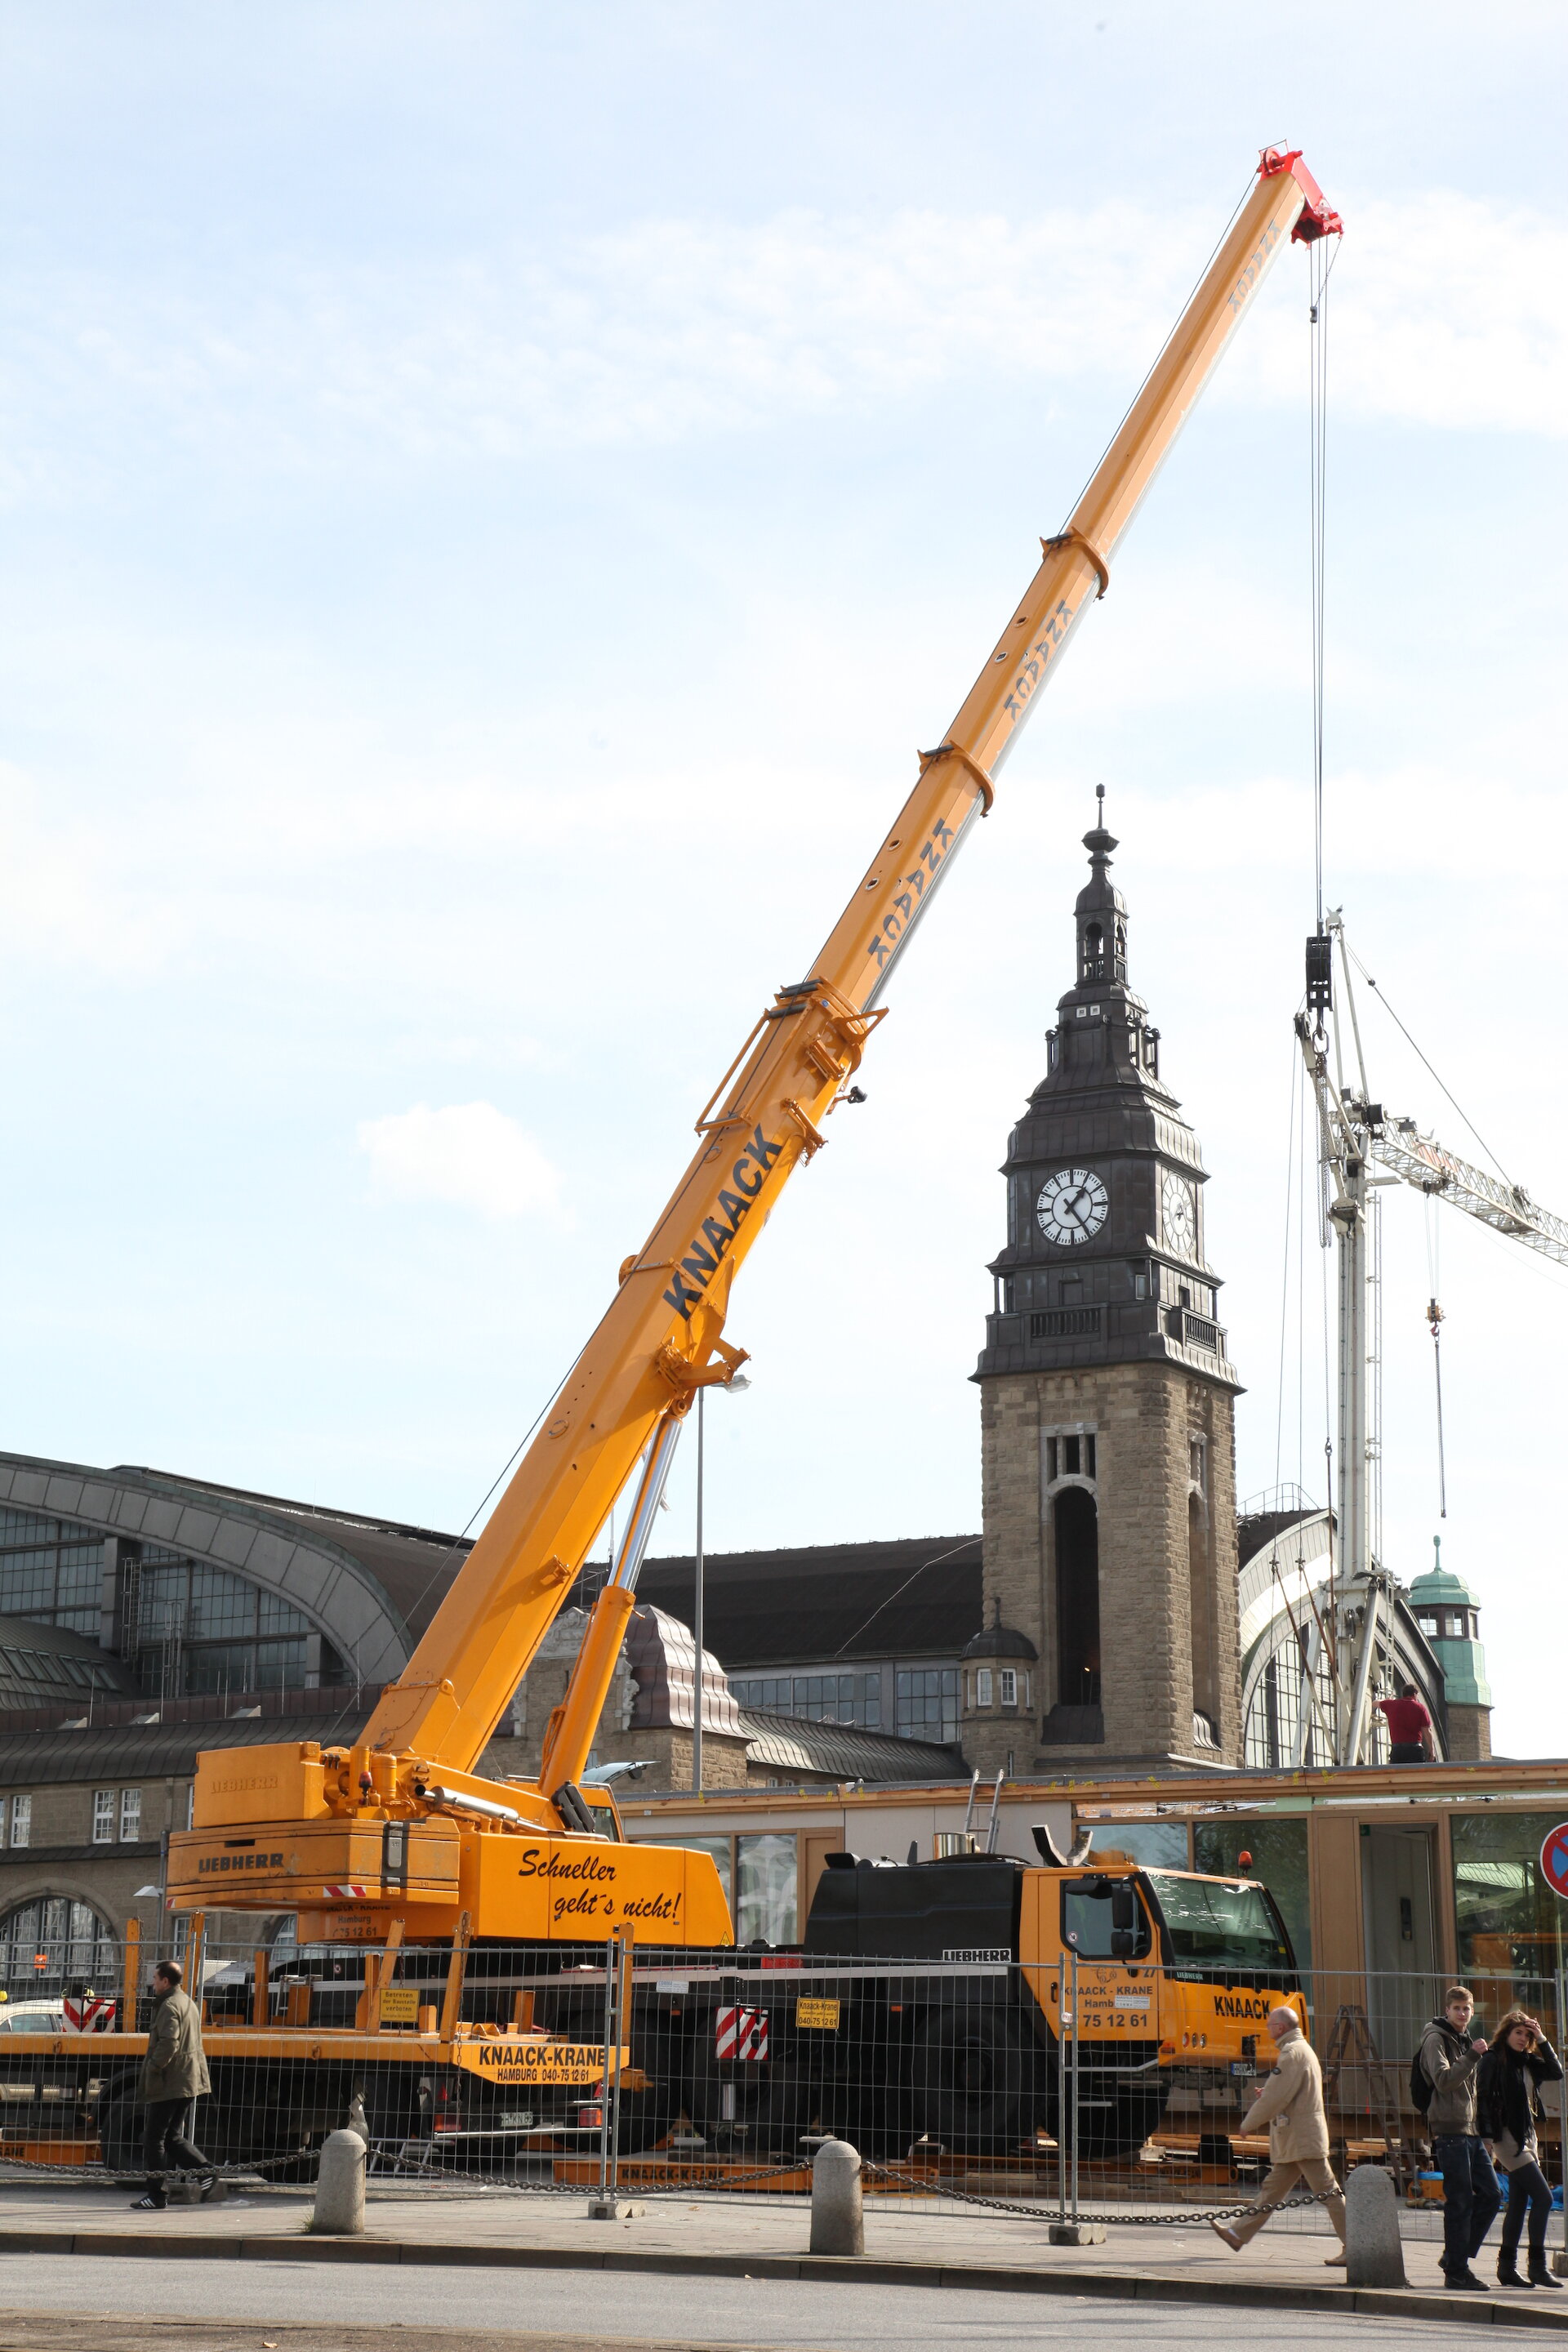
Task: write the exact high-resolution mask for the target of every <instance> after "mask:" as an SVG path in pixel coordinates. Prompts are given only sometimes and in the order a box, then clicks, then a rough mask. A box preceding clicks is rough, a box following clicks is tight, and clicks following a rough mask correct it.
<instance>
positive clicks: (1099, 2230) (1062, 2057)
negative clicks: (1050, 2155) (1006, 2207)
mask: <svg viewBox="0 0 1568 2352" xmlns="http://www.w3.org/2000/svg"><path fill="white" fill-rule="evenodd" d="M1070 1951H1071V1963H1070V1970H1069V1968H1068V1966H1067V1965H1066V1964H1064V1966H1063V1969H1062V1998H1061V2035H1060V2038H1059V2040H1058V2044H1057V2048H1058V2060H1057V2146H1058V2149H1059V2151H1060V2156H1059V2160H1058V2179H1059V2182H1060V2193H1059V2198H1058V2209H1059V2210H1058V2219H1057V2220H1056V2221H1053V2222H1052V2223H1051V2226H1050V2232H1049V2235H1050V2242H1051V2243H1052V2245H1053V2246H1103V2245H1104V2243H1105V2224H1104V2222H1103V2221H1079V2218H1078V2132H1079V2095H1078V2084H1079V2037H1078V1944H1077V1942H1076V1940H1075V1941H1074V1942H1073V1944H1072V1945H1071V1947H1070ZM1069 2000H1070V2002H1071V2008H1070V2010H1069V2009H1068V2002H1069ZM1069 2032H1070V2035H1071V2039H1070V2040H1069V2039H1068V2035H1069ZM1064 2069H1066V2072H1065V2073H1064V2071H1063V2070H1064ZM1069 2132H1070V2133H1071V2135H1072V2155H1071V2159H1070V2161H1071V2166H1072V2210H1071V2212H1070V2214H1069V2212H1068V2160H1069V2159H1068V2149H1067V2140H1068V2133H1069Z"/></svg>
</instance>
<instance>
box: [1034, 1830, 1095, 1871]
mask: <svg viewBox="0 0 1568 2352" xmlns="http://www.w3.org/2000/svg"><path fill="white" fill-rule="evenodd" d="M1029 1835H1030V1836H1031V1837H1032V1838H1033V1839H1034V1841H1035V1851H1036V1852H1037V1853H1038V1855H1039V1857H1040V1860H1041V1861H1042V1862H1043V1863H1044V1864H1045V1865H1046V1867H1047V1870H1076V1869H1077V1868H1078V1866H1079V1863H1082V1862H1087V1861H1088V1860H1089V1847H1090V1846H1091V1845H1092V1844H1093V1843H1094V1832H1093V1831H1092V1830H1080V1831H1079V1833H1078V1835H1077V1837H1076V1838H1074V1840H1073V1842H1072V1848H1071V1851H1070V1852H1069V1853H1062V1851H1061V1849H1060V1847H1059V1846H1058V1843H1057V1842H1056V1840H1055V1838H1054V1837H1053V1836H1052V1835H1051V1832H1050V1830H1049V1828H1048V1827H1047V1824H1046V1823H1045V1822H1030V1823H1029Z"/></svg>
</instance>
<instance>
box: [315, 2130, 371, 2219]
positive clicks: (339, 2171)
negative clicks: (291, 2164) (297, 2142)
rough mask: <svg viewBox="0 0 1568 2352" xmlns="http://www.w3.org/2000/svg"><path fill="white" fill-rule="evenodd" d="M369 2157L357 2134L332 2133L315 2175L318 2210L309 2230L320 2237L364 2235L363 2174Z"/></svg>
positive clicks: (323, 2148) (350, 2132)
mask: <svg viewBox="0 0 1568 2352" xmlns="http://www.w3.org/2000/svg"><path fill="white" fill-rule="evenodd" d="M368 2154H369V2150H368V2149H367V2148H366V2147H365V2144H364V2142H363V2139H361V2137H360V2136H359V2134H358V2132H353V2131H335V2132H331V2133H329V2135H328V2137H327V2139H326V2142H325V2144H324V2146H323V2147H322V2149H321V2168H320V2170H319V2171H318V2173H317V2175H316V2210H315V2211H314V2212H313V2213H312V2214H311V2216H310V2228H311V2229H312V2230H313V2231H315V2232H316V2234H317V2235H318V2236H320V2237H326V2238H361V2237H363V2235H364V2174H365V2159H366V2157H367V2156H368Z"/></svg>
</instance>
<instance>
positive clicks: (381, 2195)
mask: <svg viewBox="0 0 1568 2352" xmlns="http://www.w3.org/2000/svg"><path fill="white" fill-rule="evenodd" d="M129 2202H130V2200H129V2198H128V2196H127V2194H126V2192H125V2190H124V2189H112V2188H109V2187H104V2188H98V2187H96V2186H73V2187H68V2188H56V2187H52V2186H37V2187H35V2186H32V2185H22V2184H0V2253H5V2252H13V2253H61V2254H69V2255H73V2256H76V2257H78V2258H79V2257H81V2256H84V2255H93V2254H102V2255H106V2256H111V2257H116V2258H120V2259H123V2258H125V2257H126V2256H141V2255H151V2256H153V2257H154V2258H156V2259H163V2260H164V2261H167V2260H170V2259H178V2258H180V2257H194V2258H197V2259H202V2258H205V2259H206V2260H208V2261H246V2260H247V2259H248V2260H252V2261H254V2260H257V2259H270V2260H273V2261H276V2260H278V2259H279V2258H280V2257H284V2258H287V2259H289V2260H298V2261H300V2262H306V2263H310V2262H329V2263H342V2262H353V2263H375V2264H378V2265H381V2264H389V2263H414V2264H436V2265H441V2266H446V2265H450V2264H461V2263H468V2264H476V2265H479V2266H505V2267H507V2268H528V2267H533V2266H538V2267H545V2266H547V2267H549V2268H551V2269H603V2268H608V2267H613V2268H615V2269H616V2270H646V2271H649V2272H658V2273H666V2274H668V2273H683V2272H684V2273H692V2274H706V2275H709V2276H731V2277H733V2276H741V2277H753V2278H814V2279H829V2278H831V2279H836V2280H840V2281H843V2280H849V2279H855V2280H863V2281H867V2282H881V2283H885V2284H892V2283H898V2284H904V2285H929V2286H932V2287H942V2286H964V2285H966V2286H969V2287H972V2288H973V2287H981V2286H984V2287H1002V2288H1009V2289H1012V2290H1014V2291H1017V2290H1019V2289H1024V2290H1026V2291H1029V2292H1032V2293H1037V2294H1039V2293H1045V2294H1069V2295H1090V2296H1095V2297H1097V2298H1098V2297H1102V2296H1110V2297H1114V2298H1117V2299H1125V2298H1136V2299H1138V2300H1140V2301H1142V2300H1149V2301H1161V2302H1212V2303H1216V2304H1218V2303H1224V2304H1250V2305H1273V2306H1275V2307H1277V2308H1278V2307H1285V2308H1292V2309H1296V2310H1310V2309H1316V2310H1321V2311H1338V2312H1341V2313H1356V2314H1363V2313H1374V2312H1382V2313H1389V2314H1393V2313H1399V2314H1401V2315H1405V2316H1407V2317H1415V2316H1420V2317H1422V2318H1426V2319H1443V2320H1452V2321H1457V2322H1462V2323H1466V2324H1469V2325H1477V2324H1479V2325H1483V2326H1496V2325H1514V2324H1517V2325H1520V2326H1525V2327H1531V2328H1536V2329H1540V2328H1542V2327H1545V2328H1547V2329H1548V2330H1550V2331H1552V2332H1553V2333H1555V2332H1557V2331H1558V2330H1562V2331H1564V2332H1568V2308H1564V2306H1568V2293H1565V2294H1562V2295H1561V2296H1559V2295H1556V2294H1548V2293H1547V2292H1545V2291H1542V2290H1538V2291H1536V2292H1535V2293H1533V2294H1529V2293H1525V2294H1521V2293H1517V2292H1516V2293H1512V2294H1509V2293H1505V2292H1503V2291H1501V2290H1499V2291H1497V2292H1494V2293H1493V2294H1489V2295H1475V2296H1462V2295H1453V2294H1447V2293H1445V2292H1444V2291H1443V2289H1442V2286H1441V2282H1440V2279H1439V2277H1438V2273H1437V2252H1438V2249H1437V2247H1436V2244H1432V2243H1428V2242H1424V2239H1425V2233H1423V2241H1421V2242H1409V2243H1407V2244H1406V2247H1405V2269H1406V2273H1407V2274H1408V2276H1409V2278H1410V2280H1411V2285H1410V2287H1409V2288H1408V2289H1407V2290H1405V2292H1403V2293H1401V2292H1398V2291H1391V2290H1377V2291H1373V2290H1366V2289H1362V2290H1352V2289H1350V2288H1347V2287H1346V2286H1345V2284H1343V2273H1342V2271H1336V2270H1333V2269H1330V2268H1327V2267H1326V2266H1325V2261H1324V2257H1325V2255H1326V2254H1327V2253H1328V2252H1330V2250H1331V2247H1332V2245H1333V2239H1332V2237H1331V2235H1330V2234H1328V2233H1327V2232H1326V2231H1316V2230H1312V2231H1309V2230H1306V2229H1303V2228H1300V2227H1292V2226H1289V2225H1285V2224H1281V2223H1275V2224H1273V2225H1272V2226H1271V2227H1270V2228H1269V2230H1268V2231H1267V2233H1266V2234H1265V2235H1264V2236H1263V2237H1261V2238H1259V2239H1258V2241H1256V2242H1255V2243H1254V2245H1253V2246H1252V2247H1251V2248H1250V2249H1249V2250H1248V2251H1247V2252H1246V2253H1244V2254H1241V2255H1236V2254H1232V2253H1230V2252H1228V2251H1227V2250H1226V2248H1225V2247H1223V2246H1222V2245H1221V2244H1220V2243H1219V2242H1218V2241H1217V2240H1216V2239H1215V2236H1214V2234H1213V2232H1212V2231H1210V2230H1209V2229H1208V2227H1207V2226H1206V2225H1199V2226H1195V2227H1194V2226H1191V2225H1188V2226H1185V2227H1181V2228H1177V2227H1173V2226H1172V2225H1171V2224H1169V2223H1163V2222H1156V2223H1152V2224H1149V2225H1137V2224H1130V2223H1112V2224H1111V2225H1110V2231H1109V2239H1108V2242H1107V2243H1106V2244H1104V2245H1102V2246H1083V2247H1060V2246H1052V2245H1051V2244H1050V2242H1049V2241H1048V2237H1047V2226H1048V2222H1049V2219H1050V2216H1049V2215H1048V2213H1047V2214H1042V2216H1041V2217H1040V2218H1039V2219H1038V2220H1036V2219H1035V2218H1034V2217H1033V2216H1014V2215H1009V2214H1005V2213H992V2212H986V2213H978V2212H976V2213H973V2214H970V2213H953V2212H952V2211H951V2210H948V2211H935V2210H933V2211H930V2212H921V2211H913V2212H911V2211H900V2212H887V2211H880V2210H878V2209H877V2208H876V2206H875V2205H874V2204H868V2211H867V2216H866V2246H867V2253H866V2258H865V2259H864V2260H863V2261H859V2262H847V2261H842V2260H835V2259H831V2258H824V2257H821V2256H812V2255H810V2254H809V2252H808V2243H809V2234H810V2215H809V2210H808V2208H807V2205H806V2202H805V2200H804V2199H803V2200H800V2202H799V2203H798V2204H789V2205H785V2204H762V2203H757V2204H750V2203H742V2202H740V2201H739V2200H733V2199H730V2200H725V2199H719V2198H700V2197H692V2198H689V2199H688V2198H682V2199H675V2198H669V2199H662V2198H661V2199H658V2200H650V2201H649V2202H648V2203H647V2206H646V2209H645V2210H644V2211H643V2212H642V2213H640V2214H638V2215H637V2216H636V2217H635V2218H633V2219H630V2220H626V2221H615V2222H606V2221H589V2220H588V2219H587V2218H586V2203H587V2200H586V2197H585V2195H584V2193H583V2192H581V2191H576V2192H574V2193H572V2194H570V2195H562V2196H554V2197H521V2196H518V2195H515V2194H509V2193H507V2192H506V2191H504V2190H500V2191H492V2192H489V2193H487V2192H486V2191H484V2190H483V2189H468V2190H448V2191H444V2192H439V2193H437V2194H424V2195H410V2194H407V2193H406V2192H404V2191H401V2190H398V2189H394V2188H390V2187H389V2188H385V2189H382V2188H377V2187H373V2188H372V2189H371V2192H370V2200H369V2205H368V2210H367V2223H368V2228H367V2232H366V2235H365V2236H364V2237H363V2238H351V2239H343V2238H316V2237H312V2236H310V2235H308V2234H307V2231H306V2224H307V2222H308V2221H309V2219H310V2192H309V2191H308V2190H291V2191H290V2190H275V2189H257V2190H252V2191H249V2192H247V2193H241V2194H238V2195H236V2196H233V2197H231V2198H229V2199H228V2200H227V2201H226V2202H225V2203H223V2204H220V2205H216V2206H171V2207H169V2208H168V2210H166V2211H164V2212H163V2213H136V2214H132V2212H131V2211H130V2210H128V2207H129ZM1301 2218H1302V2219H1303V2220H1304V2219H1305V2218H1306V2217H1305V2216H1303V2217H1301ZM1423 2218H1424V2217H1423ZM1485 2259H1486V2257H1485V2256H1483V2260H1485ZM1494 2259H1495V2257H1494Z"/></svg>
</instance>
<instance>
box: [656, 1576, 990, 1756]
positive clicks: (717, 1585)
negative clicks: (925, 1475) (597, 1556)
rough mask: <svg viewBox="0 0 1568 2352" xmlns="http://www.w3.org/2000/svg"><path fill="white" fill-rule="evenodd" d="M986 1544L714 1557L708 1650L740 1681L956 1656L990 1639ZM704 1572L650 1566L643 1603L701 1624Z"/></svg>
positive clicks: (707, 1581)
mask: <svg viewBox="0 0 1568 2352" xmlns="http://www.w3.org/2000/svg"><path fill="white" fill-rule="evenodd" d="M980 1545H981V1539H980V1538H979V1537H978V1536H925V1537H915V1536H909V1537H904V1538H900V1540H899V1541H897V1542H893V1543H858V1544H812V1545H808V1546H806V1547H805V1548H804V1549H799V1550H791V1551H740V1552H710V1553H709V1554H708V1555H707V1558H706V1559H705V1561H704V1567H703V1596H704V1598H703V1619H702V1637H703V1643H704V1646H705V1647H706V1648H708V1649H709V1650H710V1651H711V1653H712V1654H713V1655H714V1656H715V1657H716V1658H718V1659H720V1660H721V1662H722V1664H723V1665H724V1668H725V1670H726V1672H727V1673H730V1674H749V1673H752V1672H755V1671H758V1670H761V1669H765V1668H767V1667H769V1666H771V1665H785V1664H803V1663H805V1662H808V1661H809V1662H812V1663H816V1662H818V1661H820V1662H822V1663H823V1664H826V1663H827V1662H828V1661H830V1660H832V1659H835V1658H839V1657H842V1658H844V1659H846V1660H848V1659H851V1658H870V1657H880V1658H885V1657H889V1656H891V1655H893V1654H897V1655H898V1656H900V1657H921V1656H925V1657H937V1656H947V1657H956V1656H957V1655H958V1653H959V1652H960V1651H961V1650H962V1649H963V1646H964V1644H965V1643H967V1642H969V1641H971V1640H972V1639H973V1636H974V1635H975V1634H976V1633H978V1632H979V1631H980V1624H981V1615H982V1611H981V1587H980V1560H981V1549H980ZM695 1573H696V1570H695V1563H694V1561H693V1560H692V1559H690V1558H689V1557H688V1558H686V1559H650V1560H647V1561H645V1563H644V1565H643V1571H642V1575H641V1578H640V1579H639V1580H638V1584H637V1598H638V1600H639V1601H652V1602H653V1603H654V1604H655V1606H656V1607H657V1608H659V1609H663V1610H666V1611H668V1613H669V1615H670V1616H672V1617H679V1618H681V1619H682V1620H683V1621H684V1622H687V1623H689V1622H690V1620H691V1603H692V1591H693V1580H694V1577H695ZM908 1744H909V1743H908V1742H907V1741H906V1742H900V1746H908ZM899 1777H900V1778H902V1777H903V1776H902V1775H900V1776H899Z"/></svg>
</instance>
